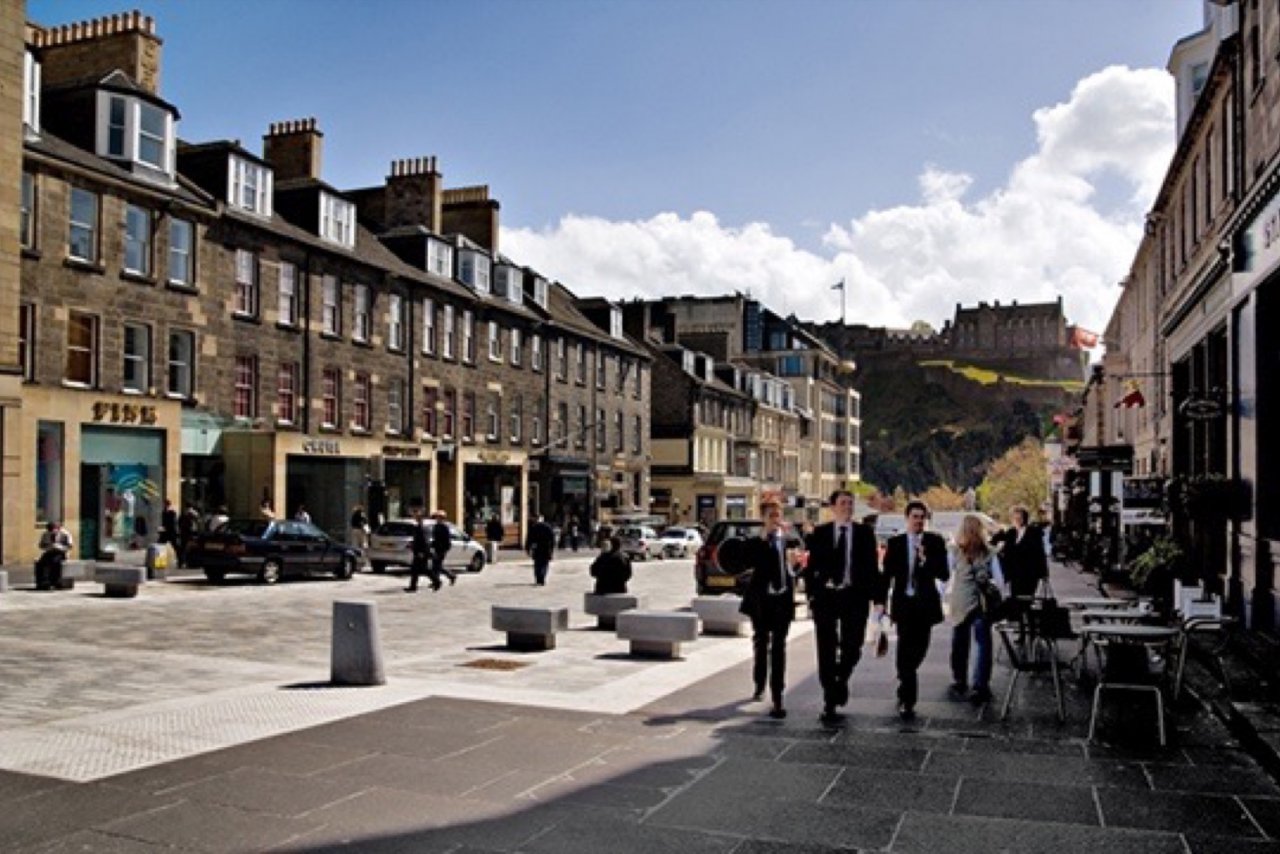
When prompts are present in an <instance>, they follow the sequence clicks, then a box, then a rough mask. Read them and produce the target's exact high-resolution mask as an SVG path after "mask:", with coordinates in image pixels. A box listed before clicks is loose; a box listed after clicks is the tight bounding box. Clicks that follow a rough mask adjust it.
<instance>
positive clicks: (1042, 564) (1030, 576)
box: [992, 504, 1049, 598]
mask: <svg viewBox="0 0 1280 854" xmlns="http://www.w3.org/2000/svg"><path fill="white" fill-rule="evenodd" d="M1009 517H1010V518H1011V519H1012V520H1013V526H1012V527H1009V528H1006V529H1005V530H1003V531H1001V532H1000V533H999V534H996V536H995V538H994V539H993V540H992V545H994V546H996V547H998V548H999V552H1000V568H1001V569H1002V570H1004V577H1005V580H1006V581H1008V582H1009V593H1010V595H1011V596H1014V597H1022V598H1030V597H1032V596H1035V594H1036V588H1037V587H1039V586H1040V582H1041V581H1042V580H1044V579H1045V578H1048V577H1049V559H1048V556H1047V555H1046V554H1045V542H1044V531H1043V530H1041V528H1040V526H1039V525H1033V524H1029V521H1030V517H1031V514H1030V513H1028V512H1027V508H1026V507H1023V506H1022V505H1021V504H1018V505H1015V506H1014V507H1012V508H1010V510H1009Z"/></svg>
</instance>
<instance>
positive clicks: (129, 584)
mask: <svg viewBox="0 0 1280 854" xmlns="http://www.w3.org/2000/svg"><path fill="white" fill-rule="evenodd" d="M93 580H94V581H96V582H98V583H99V584H102V585H104V586H105V587H106V588H107V589H106V594H107V595H108V596H110V597H112V598H116V599H132V598H133V597H135V596H137V595H138V585H140V584H146V583H147V570H146V568H145V567H141V566H97V567H95V568H94V570H93Z"/></svg>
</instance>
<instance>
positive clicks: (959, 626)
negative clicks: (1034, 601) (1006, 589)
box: [947, 516, 1004, 705]
mask: <svg viewBox="0 0 1280 854" xmlns="http://www.w3.org/2000/svg"><path fill="white" fill-rule="evenodd" d="M952 562H953V566H952V568H951V593H950V595H949V596H948V599H947V603H948V605H949V606H950V610H951V620H952V622H953V623H954V625H955V628H954V629H953V630H952V635H951V676H952V679H953V680H954V682H953V684H952V685H951V693H952V696H954V697H957V698H962V697H965V696H966V695H967V697H968V699H969V701H970V702H971V703H974V704H977V705H981V704H982V703H985V702H987V701H988V700H990V699H991V622H992V619H991V617H990V615H988V614H986V613H985V612H984V611H983V609H982V599H981V597H980V595H979V588H981V587H983V586H985V585H987V584H995V585H997V586H1003V584H1004V579H1003V577H1002V576H1001V573H1000V561H999V559H998V558H997V557H996V555H995V553H994V552H992V551H991V548H990V546H988V545H987V537H986V532H985V531H984V530H983V528H982V521H981V520H980V519H979V518H978V517H977V516H965V517H964V519H963V520H962V521H961V523H960V530H959V531H957V532H956V542H955V551H954V552H953V553H952ZM971 642H972V645H973V646H975V647H976V648H977V649H976V654H975V656H974V659H975V660H974V662H973V679H972V680H970V679H969V649H970V643H971ZM970 688H972V689H973V690H972V691H969V689H970Z"/></svg>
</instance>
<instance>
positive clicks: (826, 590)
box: [805, 489, 884, 726]
mask: <svg viewBox="0 0 1280 854" xmlns="http://www.w3.org/2000/svg"><path fill="white" fill-rule="evenodd" d="M830 503H831V510H832V513H833V520H832V521H830V522H827V523H825V524H822V525H819V526H818V527H816V528H814V529H813V533H812V534H810V535H809V541H808V550H809V562H808V566H807V567H806V568H805V573H806V575H805V591H806V592H807V594H808V596H809V610H810V612H811V613H812V614H813V629H814V642H815V646H816V647H817V653H818V681H819V682H820V683H821V685H822V716H821V720H822V722H823V723H824V724H826V725H828V726H830V725H833V724H836V723H838V722H839V720H840V715H839V714H838V713H837V711H836V709H837V708H839V707H841V706H843V705H845V704H846V703H848V702H849V678H850V677H851V676H852V675H853V669H854V668H855V667H857V665H858V661H859V660H860V659H861V658H862V643H863V639H864V637H865V636H866V631H867V617H868V616H869V615H870V613H871V608H872V605H873V604H874V606H875V613H876V617H877V619H878V618H879V617H880V616H881V615H882V614H884V590H883V584H882V583H881V579H880V563H879V559H878V555H877V550H876V535H875V531H873V530H872V529H871V528H868V527H867V526H866V525H861V524H858V523H855V522H854V521H853V493H851V492H849V491H848V490H847V489H837V490H836V491H835V492H833V493H832V494H831V502H830Z"/></svg>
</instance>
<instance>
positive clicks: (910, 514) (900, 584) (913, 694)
mask: <svg viewBox="0 0 1280 854" xmlns="http://www.w3.org/2000/svg"><path fill="white" fill-rule="evenodd" d="M906 517H907V530H906V531H905V532H903V533H901V534H898V535H897V536H896V537H890V538H889V542H888V544H887V546H886V548H885V553H884V580H885V592H886V593H887V594H888V595H887V596H886V598H887V599H888V600H889V616H890V617H891V618H892V619H893V622H894V625H895V626H896V627H897V629H898V654H897V662H896V664H897V668H898V714H899V715H901V716H902V718H903V720H911V719H912V718H914V717H915V714H916V698H917V696H919V681H918V679H917V676H916V671H918V670H919V669H920V665H921V663H922V662H923V661H924V657H925V655H926V654H927V653H928V652H929V634H930V632H932V631H933V627H934V626H936V625H937V624H938V623H941V622H942V619H943V618H942V597H941V596H940V595H939V594H938V585H937V582H939V581H946V580H947V579H948V578H950V577H951V571H950V569H949V568H948V566H947V544H946V541H945V540H943V539H942V537H941V536H940V535H939V534H935V533H933V532H932V531H926V530H925V529H924V526H925V522H927V521H928V519H929V508H928V506H927V505H925V503H924V502H923V501H909V502H907V509H906Z"/></svg>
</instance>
